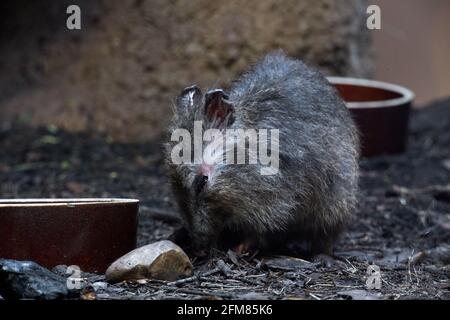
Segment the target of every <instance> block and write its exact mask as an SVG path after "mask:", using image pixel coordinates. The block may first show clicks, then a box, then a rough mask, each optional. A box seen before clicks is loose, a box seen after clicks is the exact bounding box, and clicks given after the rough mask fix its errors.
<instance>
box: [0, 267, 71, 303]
mask: <svg viewBox="0 0 450 320" xmlns="http://www.w3.org/2000/svg"><path fill="white" fill-rule="evenodd" d="M0 294H1V295H2V296H3V297H4V298H5V299H43V300H51V299H59V298H64V297H66V296H67V295H68V294H69V290H68V289H67V286H66V279H64V278H63V277H61V276H59V275H57V274H54V273H53V272H51V271H50V270H48V269H46V268H44V267H42V266H40V265H38V264H37V263H35V262H32V261H16V260H7V259H0Z"/></svg>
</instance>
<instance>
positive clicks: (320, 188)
mask: <svg viewBox="0 0 450 320" xmlns="http://www.w3.org/2000/svg"><path fill="white" fill-rule="evenodd" d="M204 100H205V99H204V97H203V94H201V92H199V90H198V89H195V90H193V89H192V88H191V90H189V89H186V90H185V91H184V92H183V93H182V94H181V95H180V97H179V98H178V100H177V107H176V110H175V116H174V119H173V122H172V125H171V127H170V129H169V133H170V132H172V131H173V130H174V129H176V128H185V129H188V130H189V131H190V132H192V130H193V122H194V120H204V119H205V115H204ZM228 101H229V102H230V103H231V105H232V106H233V107H234V114H233V117H234V119H233V120H234V122H232V124H231V125H229V126H228V128H244V129H249V128H254V129H272V128H273V129H279V131H280V136H279V148H280V168H279V172H278V174H276V175H266V176H264V175H261V174H260V165H227V164H223V165H215V166H213V171H212V172H211V177H210V178H209V179H208V181H207V182H206V184H205V185H204V187H203V188H201V190H200V191H199V189H198V188H196V187H195V185H196V184H197V183H198V181H197V180H198V179H197V180H196V177H197V176H198V175H199V165H195V164H182V165H175V164H173V163H172V162H171V159H170V151H171V148H172V147H173V145H174V144H175V143H176V142H170V141H169V142H168V143H167V145H166V148H167V152H168V156H167V164H168V168H169V175H170V179H171V183H172V186H173V190H174V193H175V195H176V197H177V201H178V204H179V207H180V210H181V212H182V217H183V220H184V222H185V225H186V227H187V229H188V230H189V231H190V234H191V236H192V241H193V244H194V246H195V247H196V248H199V249H200V248H208V247H213V246H215V245H217V241H218V240H219V238H226V237H233V239H235V240H236V241H235V242H236V243H238V242H240V241H246V240H251V241H252V242H253V243H254V244H255V245H257V246H259V247H262V248H264V247H267V246H268V245H270V244H272V245H273V244H276V245H283V244H284V243H285V242H286V241H288V240H292V239H298V240H305V241H306V243H308V244H309V245H310V248H311V250H312V251H314V252H316V253H319V252H328V253H329V250H330V248H331V245H332V243H333V242H334V240H335V238H336V237H337V235H338V234H339V233H340V231H341V230H342V228H343V227H344V226H345V224H346V222H347V221H348V220H349V218H350V217H351V215H352V212H353V210H354V207H355V203H356V192H357V185H358V162H357V161H358V153H359V147H358V136H357V131H356V128H355V125H354V123H353V121H352V119H351V116H350V114H349V111H348V110H347V108H346V107H345V104H344V102H343V101H342V99H341V98H340V97H339V96H338V94H337V92H336V90H335V89H334V88H333V87H332V86H331V85H330V84H329V83H328V81H327V80H326V79H325V78H324V77H323V76H322V75H321V74H320V73H319V72H318V71H315V70H313V69H311V68H309V67H307V66H306V65H305V64H304V63H303V62H301V61H299V60H293V59H290V58H288V57H286V56H285V55H284V54H283V53H282V52H275V53H272V54H269V55H267V56H266V57H265V58H264V59H263V60H262V61H261V62H260V63H259V64H257V65H256V66H254V67H253V68H252V69H251V70H250V71H249V72H248V73H246V74H245V75H243V76H242V77H241V78H240V79H239V80H238V81H237V82H235V83H234V84H233V86H232V87H231V89H230V91H229V98H228ZM216 125H217V123H214V121H212V122H211V121H209V122H208V121H206V124H205V126H206V127H208V126H211V127H214V126H216Z"/></svg>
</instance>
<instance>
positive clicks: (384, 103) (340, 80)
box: [327, 77, 415, 109]
mask: <svg viewBox="0 0 450 320" xmlns="http://www.w3.org/2000/svg"><path fill="white" fill-rule="evenodd" d="M327 80H328V82H330V83H331V84H332V85H334V84H343V85H353V86H361V87H369V88H376V89H382V90H386V91H391V92H395V93H398V94H400V95H401V97H399V98H395V99H388V100H379V101H353V102H345V104H346V105H347V107H348V108H350V109H364V108H384V107H395V106H400V105H403V104H407V103H411V102H412V101H413V100H414V97H415V96H414V93H413V92H412V91H411V90H410V89H408V88H406V87H403V86H400V85H397V84H393V83H388V82H384V81H377V80H369V79H363V78H351V77H327Z"/></svg>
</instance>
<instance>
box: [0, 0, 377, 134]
mask: <svg viewBox="0 0 450 320" xmlns="http://www.w3.org/2000/svg"><path fill="white" fill-rule="evenodd" d="M70 4H78V5H79V6H80V8H81V17H82V18H81V19H82V22H81V23H82V29H81V30H76V31H70V30H68V29H67V28H66V19H67V17H68V15H67V14H66V8H67V6H68V5H70ZM367 5H368V3H367V1H360V0H346V1H335V0H284V1H277V0H264V1H258V0H250V1H238V0H230V1H208V0H195V1H192V0H191V1H182V0H179V1H177V0H170V1H168V0H151V1H142V0H122V1H119V0H109V1H106V0H103V1H102V0H100V1H89V0H84V1H83V0H79V1H75V0H68V1H67V0H59V1H56V0H51V1H44V0H35V1H25V0H16V1H2V2H1V3H0V125H3V126H6V125H8V123H10V122H11V121H13V120H16V121H21V122H25V123H27V124H31V125H55V126H58V127H61V128H64V129H68V130H71V131H85V130H88V131H89V130H92V131H100V132H102V133H105V134H106V135H108V136H110V137H111V139H113V140H117V141H148V140H151V139H154V138H157V137H158V136H160V134H161V133H162V132H163V131H164V128H165V126H166V124H167V123H168V121H169V119H170V117H171V105H172V104H173V101H174V97H175V96H176V94H177V93H178V92H179V91H180V90H181V89H182V88H183V87H185V86H187V85H190V84H193V83H196V84H198V85H200V86H202V87H204V88H208V87H215V86H227V85H228V84H229V83H230V81H231V80H232V79H233V78H234V77H236V76H237V75H239V73H241V72H243V71H244V70H246V69H247V68H248V66H249V65H250V64H251V63H254V62H255V61H256V60H257V59H259V58H260V57H261V56H263V55H264V54H265V53H267V52H269V51H271V50H273V49H276V48H283V49H284V50H285V51H286V52H287V53H288V54H290V55H292V56H294V57H298V58H301V59H303V60H305V61H307V62H308V63H309V64H311V65H314V66H317V67H318V68H320V69H321V70H322V71H323V72H324V73H325V74H327V75H346V76H356V77H371V76H372V74H373V63H372V60H373V59H372V49H371V34H370V31H369V30H367V28H366V27H365V23H366V17H367V15H366V8H367Z"/></svg>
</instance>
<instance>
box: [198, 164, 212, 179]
mask: <svg viewBox="0 0 450 320" xmlns="http://www.w3.org/2000/svg"><path fill="white" fill-rule="evenodd" d="M212 172H213V166H212V165H209V164H206V163H203V164H202V165H201V166H200V168H199V173H200V174H201V175H203V176H205V177H209V176H210V175H211V173H212Z"/></svg>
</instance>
